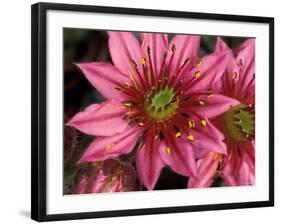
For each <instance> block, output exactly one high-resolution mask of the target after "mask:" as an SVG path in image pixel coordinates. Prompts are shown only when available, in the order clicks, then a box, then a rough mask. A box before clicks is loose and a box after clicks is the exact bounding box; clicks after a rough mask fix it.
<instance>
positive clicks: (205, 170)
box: [188, 152, 220, 188]
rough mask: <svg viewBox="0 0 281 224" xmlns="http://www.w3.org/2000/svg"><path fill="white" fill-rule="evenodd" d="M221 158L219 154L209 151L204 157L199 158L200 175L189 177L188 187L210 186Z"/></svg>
mask: <svg viewBox="0 0 281 224" xmlns="http://www.w3.org/2000/svg"><path fill="white" fill-rule="evenodd" d="M219 158H220V157H219V154H217V153H213V152H209V153H207V154H206V155H205V156H204V158H203V159H200V160H198V161H197V169H198V176H197V177H191V178H189V181H188V188H203V187H210V186H211V185H212V183H213V179H214V177H215V176H216V174H217V168H218V165H219Z"/></svg>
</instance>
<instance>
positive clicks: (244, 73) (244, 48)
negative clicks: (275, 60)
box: [236, 39, 255, 92]
mask: <svg viewBox="0 0 281 224" xmlns="http://www.w3.org/2000/svg"><path fill="white" fill-rule="evenodd" d="M236 52H237V57H236V58H237V62H238V63H240V62H241V71H240V77H239V83H240V85H241V87H240V90H241V91H242V92H245V91H247V89H248V88H251V89H252V91H253V90H254V85H255V82H252V81H251V80H252V79H253V77H254V75H255V39H248V40H246V41H245V42H244V43H242V44H241V45H240V46H239V47H238V49H237V51H236Z"/></svg>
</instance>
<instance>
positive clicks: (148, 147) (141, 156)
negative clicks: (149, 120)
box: [136, 132, 165, 190]
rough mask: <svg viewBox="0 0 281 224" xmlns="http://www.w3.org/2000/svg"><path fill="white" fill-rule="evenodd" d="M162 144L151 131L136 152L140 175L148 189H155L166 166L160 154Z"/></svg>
mask: <svg viewBox="0 0 281 224" xmlns="http://www.w3.org/2000/svg"><path fill="white" fill-rule="evenodd" d="M160 144H161V142H160V141H159V140H158V141H156V140H154V136H153V135H152V133H151V132H147V134H146V137H145V140H144V145H143V146H142V147H141V148H140V149H138V151H137V153H136V166H137V172H138V176H139V178H140V181H141V182H142V183H143V184H144V185H145V186H146V188H147V189H148V190H153V188H154V186H155V184H156V182H157V180H158V178H159V175H160V173H161V170H162V168H163V167H164V166H165V164H164V163H163V161H162V159H161V157H160V155H159V148H160Z"/></svg>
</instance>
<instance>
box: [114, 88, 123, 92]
mask: <svg viewBox="0 0 281 224" xmlns="http://www.w3.org/2000/svg"><path fill="white" fill-rule="evenodd" d="M114 89H115V90H116V91H118V92H121V91H122V89H121V88H120V87H114Z"/></svg>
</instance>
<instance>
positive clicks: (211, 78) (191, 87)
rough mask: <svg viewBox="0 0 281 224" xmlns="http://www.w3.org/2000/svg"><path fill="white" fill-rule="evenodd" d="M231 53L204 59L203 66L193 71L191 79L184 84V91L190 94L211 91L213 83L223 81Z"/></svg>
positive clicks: (216, 54) (218, 54) (210, 55)
mask: <svg viewBox="0 0 281 224" xmlns="http://www.w3.org/2000/svg"><path fill="white" fill-rule="evenodd" d="M230 53H231V52H230V51H225V52H221V53H213V54H209V55H207V56H205V57H203V58H202V64H201V65H200V66H199V67H195V68H193V69H192V71H191V74H189V75H190V78H189V80H187V81H186V82H185V84H184V88H183V89H184V91H185V92H186V93H188V94H191V93H196V92H200V91H203V90H208V89H210V86H211V85H212V83H215V82H217V81H218V80H220V79H221V77H222V75H223V73H224V71H225V68H226V65H227V62H228V60H229V57H230V56H231V54H230Z"/></svg>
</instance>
